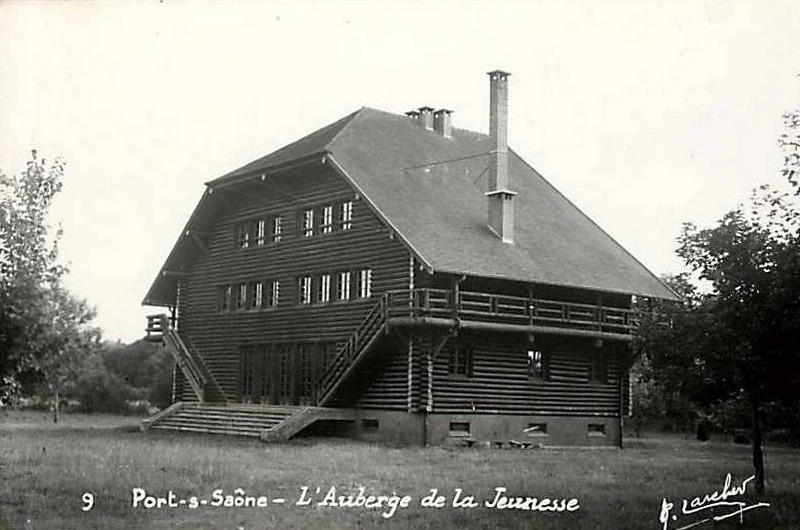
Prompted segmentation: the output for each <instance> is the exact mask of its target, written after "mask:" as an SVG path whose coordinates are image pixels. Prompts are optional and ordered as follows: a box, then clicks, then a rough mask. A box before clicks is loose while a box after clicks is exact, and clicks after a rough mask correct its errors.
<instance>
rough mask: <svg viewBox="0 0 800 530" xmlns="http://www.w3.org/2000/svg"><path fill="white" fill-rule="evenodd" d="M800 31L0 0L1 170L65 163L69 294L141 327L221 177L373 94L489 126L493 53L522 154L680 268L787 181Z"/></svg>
mask: <svg viewBox="0 0 800 530" xmlns="http://www.w3.org/2000/svg"><path fill="white" fill-rule="evenodd" d="M799 28H800V4H798V3H797V2H771V3H766V4H765V3H756V2H752V3H750V2H748V3H733V2H711V3H698V2H692V3H689V2H666V3H656V2H649V3H645V4H642V3H605V2H604V3H600V2H597V3H586V4H570V3H535V4H522V3H507V4H503V3H500V2H491V3H490V2H485V3H455V2H447V3H432V2H426V3H393V4H389V3H384V2H381V3H377V2H376V3H367V2H359V3H335V4H332V3H327V2H326V3H302V4H294V3H293V4H279V3H247V2H245V3H242V2H236V3H234V2H229V3H227V2H219V3H211V2H191V3H187V2H183V3H172V2H169V1H167V2H164V3H156V2H128V3H126V2H110V3H102V4H101V3H99V2H97V3H80V2H14V1H10V2H9V1H6V2H0V170H2V171H3V172H5V173H7V174H11V173H18V172H19V171H20V170H21V169H22V167H23V166H24V162H25V160H26V158H27V155H28V153H29V151H30V149H31V148H37V149H38V150H39V151H40V153H41V154H42V155H44V156H45V157H48V158H52V157H55V156H59V157H61V158H63V159H64V160H65V161H66V162H67V173H66V177H65V181H64V189H63V192H62V193H61V195H60V197H59V198H58V201H57V202H56V204H55V205H54V207H53V211H52V221H53V223H61V225H62V227H63V229H64V236H63V240H62V245H61V256H62V260H63V261H65V262H68V263H70V265H71V272H70V274H69V277H68V286H69V287H70V288H71V289H72V290H73V291H74V292H75V293H76V294H78V295H80V296H82V297H85V298H87V299H88V300H89V301H90V303H91V304H93V305H95V306H96V307H97V309H98V317H97V323H98V325H100V326H101V327H102V328H103V330H104V336H105V337H106V338H108V339H118V338H119V339H122V340H124V341H132V340H135V339H137V338H139V337H141V336H142V335H143V328H144V324H145V321H144V316H145V315H146V314H148V313H149V312H152V311H153V308H143V307H141V305H140V303H141V300H142V298H143V297H144V294H145V293H146V291H147V289H148V287H149V286H150V284H151V282H152V280H153V279H154V277H155V275H156V274H157V272H158V270H159V268H160V267H161V265H162V264H163V262H164V260H165V259H166V256H167V254H168V253H169V251H170V249H171V248H172V246H173V244H174V243H175V241H176V239H177V237H178V234H179V232H180V230H181V228H182V227H183V225H184V223H185V222H186V220H187V219H188V216H189V214H190V213H191V211H192V209H193V208H194V206H195V204H196V203H197V201H198V199H199V197H200V195H201V194H202V192H203V189H204V187H203V183H204V182H205V181H208V180H210V179H213V178H215V177H218V176H220V175H222V174H223V173H226V172H227V171H229V170H231V169H234V168H236V167H238V166H240V165H243V164H244V163H246V162H248V161H250V160H252V159H254V158H257V157H259V156H261V155H264V154H266V153H268V152H270V151H272V150H274V149H276V148H278V147H281V146H282V145H284V144H287V143H289V142H291V141H293V140H295V139H297V138H299V137H300V136H302V135H304V134H307V133H309V132H311V131H313V130H315V129H317V128H319V127H321V126H323V125H326V124H328V123H330V122H332V121H334V120H336V119H338V118H340V117H342V116H344V115H346V114H348V113H350V112H352V111H354V110H356V109H358V108H359V107H362V106H369V107H375V108H379V109H383V110H387V111H391V112H397V113H402V112H404V111H406V110H409V109H411V108H413V107H419V106H421V105H430V106H433V107H446V108H450V109H454V110H455V114H454V116H453V119H454V124H455V125H456V126H457V127H462V128H467V129H472V130H478V131H484V132H485V131H486V130H487V128H488V78H487V76H486V75H485V73H486V72H487V71H489V70H493V69H498V68H499V69H503V70H506V71H509V72H511V73H512V74H513V75H512V77H511V78H510V100H509V112H510V126H509V143H510V145H511V147H512V148H514V149H515V150H516V151H517V152H518V153H519V154H521V155H522V156H523V157H524V158H525V159H526V160H527V161H528V162H529V163H530V164H531V165H533V166H534V167H535V168H537V169H538V170H539V171H540V172H541V173H542V174H543V175H544V176H545V178H547V179H549V180H550V182H552V183H553V184H554V185H555V186H556V187H557V188H558V189H560V190H561V191H562V192H564V193H565V194H566V196H567V197H569V198H570V199H571V200H572V201H573V202H575V203H576V204H577V205H578V206H579V207H580V208H582V209H583V210H584V211H585V212H586V213H587V214H588V215H589V216H590V217H592V218H593V219H594V220H595V221H596V222H597V223H598V224H600V226H602V227H603V228H604V229H606V231H608V232H609V233H610V234H611V235H612V236H613V237H614V238H616V239H617V240H618V241H619V242H620V243H621V244H622V245H623V246H625V247H626V248H627V249H628V250H629V251H631V252H632V253H633V254H634V255H635V256H636V257H637V258H639V259H640V260H641V261H642V262H643V263H644V264H645V265H646V266H648V267H649V268H650V269H651V270H652V271H653V272H654V273H656V274H662V273H665V272H675V271H678V270H680V269H681V262H680V261H679V260H678V258H676V257H675V255H674V249H675V247H676V242H675V239H676V236H677V235H678V233H679V230H680V226H681V223H682V222H684V221H694V222H696V223H699V224H710V223H712V222H714V221H715V220H716V219H717V218H719V216H720V215H721V214H723V213H724V212H725V211H727V210H728V209H730V208H732V207H733V206H735V205H736V203H737V202H740V201H742V200H744V199H745V198H746V197H747V195H748V193H749V191H750V190H751V189H752V188H754V187H755V186H757V185H759V184H762V183H778V182H779V181H780V178H779V176H778V167H779V164H780V152H779V150H778V147H777V143H776V139H777V137H778V135H779V134H780V132H781V128H782V122H781V118H780V117H781V114H782V113H783V112H785V111H786V110H788V109H790V108H797V107H800V77H798V72H800V29H799Z"/></svg>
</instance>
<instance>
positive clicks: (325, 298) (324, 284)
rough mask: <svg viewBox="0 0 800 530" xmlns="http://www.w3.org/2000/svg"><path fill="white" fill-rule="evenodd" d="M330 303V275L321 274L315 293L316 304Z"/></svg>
mask: <svg viewBox="0 0 800 530" xmlns="http://www.w3.org/2000/svg"><path fill="white" fill-rule="evenodd" d="M330 301H331V275H330V274H323V275H322V276H320V277H319V291H317V302H320V303H325V302H330Z"/></svg>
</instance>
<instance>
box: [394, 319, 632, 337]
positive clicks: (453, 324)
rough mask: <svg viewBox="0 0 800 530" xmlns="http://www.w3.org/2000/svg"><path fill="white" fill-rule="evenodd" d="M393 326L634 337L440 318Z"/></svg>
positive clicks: (580, 330)
mask: <svg viewBox="0 0 800 530" xmlns="http://www.w3.org/2000/svg"><path fill="white" fill-rule="evenodd" d="M391 324H392V326H393V327H395V326H436V327H446V328H458V329H475V330H483V331H498V332H508V333H534V334H535V333H541V334H549V335H570V336H573V337H594V338H600V339H608V340H619V341H623V342H630V341H631V340H633V336H632V335H627V334H624V333H611V332H609V331H593V330H590V329H571V328H559V327H553V326H527V325H524V324H504V323H502V322H479V321H473V320H460V321H457V320H455V319H452V318H438V317H392V318H391Z"/></svg>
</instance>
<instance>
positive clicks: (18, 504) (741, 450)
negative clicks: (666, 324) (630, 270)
mask: <svg viewBox="0 0 800 530" xmlns="http://www.w3.org/2000/svg"><path fill="white" fill-rule="evenodd" d="M137 426H138V423H137V419H135V418H120V417H110V416H105V417H104V416H79V415H66V416H64V418H63V421H62V423H60V424H59V425H58V426H54V425H53V424H52V422H51V420H50V418H49V416H48V415H46V414H36V413H16V412H0V528H3V527H4V525H5V526H6V527H9V528H13V529H15V530H16V529H20V530H22V529H25V530H28V529H37V530H38V529H54V530H71V529H91V528H98V529H101V528H102V529H114V528H142V529H160V528H165V529H166V528H184V529H191V530H204V529H231V530H235V529H248V530H250V529H264V528H280V529H292V528H319V529H329V528H387V529H389V528H421V529H427V528H431V529H434V528H435V529H451V528H476V529H477V528H487V529H488V528H519V529H523V528H524V529H570V530H571V529H580V528H609V529H644V528H652V529H660V528H663V525H662V523H660V522H659V512H660V510H661V504H662V498H663V497H666V498H667V499H668V501H669V502H672V503H674V505H675V508H673V510H672V511H671V512H670V513H671V514H678V515H679V517H678V518H677V519H675V520H670V521H668V524H667V527H668V528H669V529H671V530H677V529H678V528H680V527H682V526H685V525H688V524H691V523H693V522H696V521H699V520H701V519H704V518H707V517H710V516H711V515H720V514H723V513H728V512H729V511H731V510H732V508H731V507H725V508H721V509H717V511H716V512H714V514H711V510H705V511H703V512H699V513H698V514H692V515H680V502H681V500H682V499H684V498H686V499H689V500H691V499H692V498H694V497H696V496H701V497H702V496H703V495H705V494H710V493H713V492H714V491H721V490H722V488H723V484H724V482H725V477H726V475H727V474H728V473H731V474H732V476H733V481H732V487H735V486H737V485H741V482H742V481H743V480H744V479H746V478H747V477H749V476H750V475H751V474H752V471H751V470H752V467H751V464H750V453H749V448H748V447H745V446H737V445H732V444H723V443H716V442H713V443H701V442H695V441H690V440H684V439H681V438H680V437H671V438H664V437H659V438H646V439H643V440H628V441H627V448H626V449H625V450H622V451H620V450H616V449H607V450H588V449H586V450H581V449H558V450H556V449H547V450H479V449H443V448H428V449H424V448H395V447H386V446H376V445H371V444H365V443H359V442H354V441H348V440H331V439H300V440H296V441H292V442H290V443H284V444H273V445H267V444H263V443H261V442H258V441H252V440H247V439H236V438H226V437H214V436H194V435H170V434H162V433H140V432H138V430H137ZM765 458H766V466H767V481H768V482H767V495H766V496H765V498H762V499H757V498H756V496H755V493H754V491H753V487H752V484H750V485H749V486H748V488H747V491H746V492H745V493H744V494H743V495H737V496H735V497H731V498H729V499H728V501H743V502H746V503H747V505H753V504H754V503H757V502H767V503H770V506H769V507H763V508H757V509H753V510H751V511H748V512H745V513H744V514H743V515H742V520H743V522H742V523H740V521H739V517H738V516H737V517H731V518H729V519H727V520H725V521H722V522H717V523H713V522H708V523H704V524H701V525H698V526H695V527H693V528H699V529H706V528H715V529H720V528H742V529H746V528H757V529H777V528H781V529H787V530H788V529H797V528H800V451H798V450H794V449H787V448H780V447H767V448H766V451H765ZM304 486H306V487H308V488H309V489H308V493H309V496H311V497H313V500H312V501H311V502H310V503H309V504H308V505H305V506H298V505H296V503H297V501H298V500H299V499H300V495H301V488H303V487H304ZM331 487H335V488H336V494H337V495H350V494H352V495H357V494H358V491H359V487H363V488H365V491H366V493H365V494H366V495H375V496H378V495H384V496H391V495H392V494H397V495H398V497H402V496H404V495H407V496H409V497H410V501H409V506H408V507H405V508H404V507H402V506H399V507H397V509H396V511H395V513H394V514H393V516H392V517H389V518H386V517H383V515H382V514H384V513H389V507H387V506H386V501H382V502H384V506H383V507H381V508H371V509H367V508H364V507H331V506H319V505H318V503H320V502H321V501H323V500H324V497H325V495H326V493H328V491H329V490H330V488H331ZM496 487H505V488H507V491H508V494H509V496H520V497H537V498H539V499H542V498H545V497H547V498H550V499H571V498H576V499H578V503H579V506H580V508H579V509H577V510H575V511H572V512H566V511H564V512H562V513H552V512H540V511H531V510H516V509H503V510H500V509H497V508H490V507H486V506H484V504H483V503H484V501H490V500H492V499H494V497H495V495H496V490H495V488H496ZM134 488H143V489H144V490H145V491H146V493H147V494H149V495H155V496H163V497H166V496H167V495H168V493H169V492H170V491H172V492H173V494H174V495H175V500H176V502H177V501H179V500H180V499H183V500H185V501H187V502H191V497H192V496H195V497H196V500H197V501H198V504H199V502H200V500H206V501H208V502H212V501H214V497H213V496H212V492H213V491H214V490H216V489H222V490H223V496H224V495H232V496H234V497H236V495H234V492H235V490H236V488H241V489H243V490H244V491H245V495H246V496H252V497H259V496H264V497H266V500H267V503H268V505H267V506H266V507H236V506H233V507H225V506H220V507H212V506H208V505H206V506H202V505H199V506H198V507H197V508H190V507H189V505H188V504H184V505H179V506H178V507H174V508H170V507H161V508H150V509H146V508H144V507H141V506H140V507H136V508H134V507H133V506H132V491H133V489H134ZM317 488H319V491H320V493H316V491H317ZM431 488H437V489H438V490H439V493H440V494H442V495H444V496H445V506H444V507H441V508H433V507H424V508H423V507H420V505H419V503H420V500H421V499H422V498H423V497H425V496H426V495H427V494H428V493H429V492H430V489H431ZM456 488H460V489H461V490H462V491H463V494H462V497H463V496H466V495H472V496H474V497H475V503H476V504H477V505H478V506H476V507H472V508H467V507H461V508H457V507H453V506H452V501H453V492H454V490H455V489H456ZM84 492H91V493H92V494H93V495H94V506H93V507H92V509H91V510H89V511H85V512H84V511H82V509H81V508H82V507H83V506H85V503H84V502H83V501H82V495H83V494H84ZM275 498H279V499H280V498H282V499H285V504H283V505H281V504H274V503H273V502H272V501H273V499H275ZM255 500H256V499H253V501H255ZM223 501H224V497H223ZM262 502H263V501H262ZM375 502H378V501H375ZM396 502H397V501H396ZM537 502H538V501H537ZM528 506H529V507H530V503H529V505H528ZM3 519H5V521H4V520H3Z"/></svg>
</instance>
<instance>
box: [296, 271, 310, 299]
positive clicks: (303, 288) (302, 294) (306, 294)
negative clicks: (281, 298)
mask: <svg viewBox="0 0 800 530" xmlns="http://www.w3.org/2000/svg"><path fill="white" fill-rule="evenodd" d="M298 301H299V302H300V303H301V304H310V303H311V276H301V277H300V278H299V280H298Z"/></svg>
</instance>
